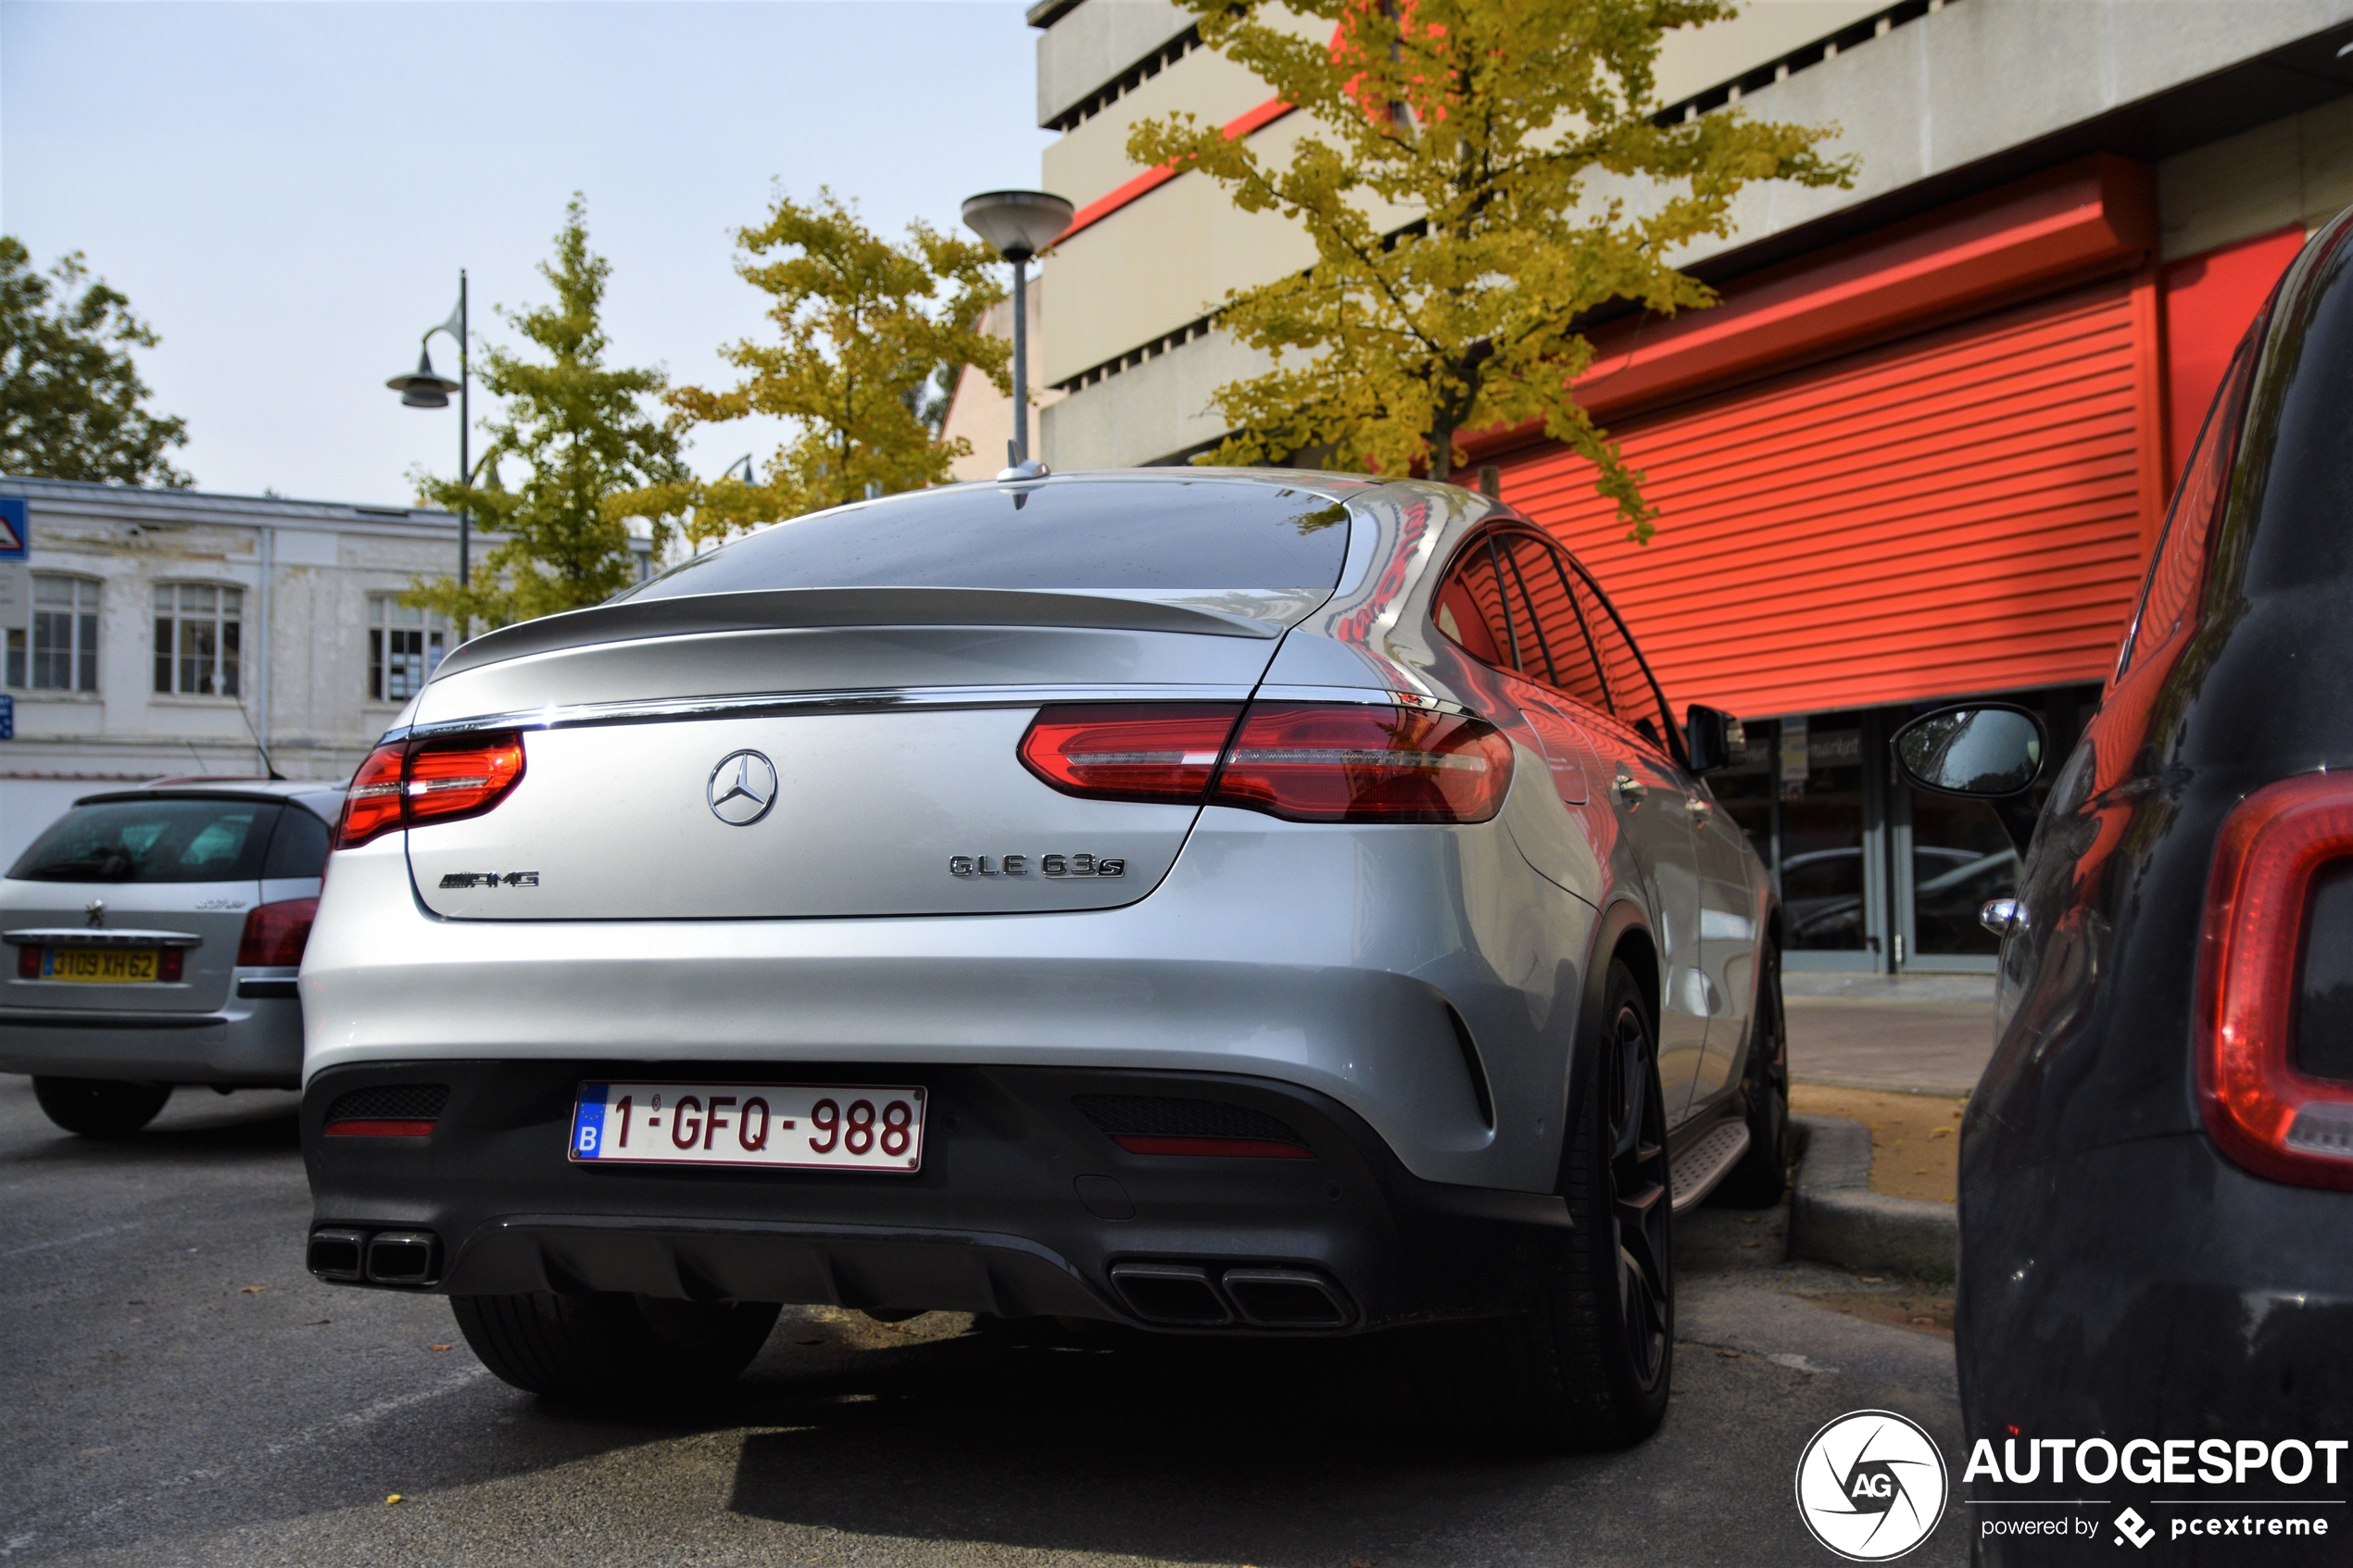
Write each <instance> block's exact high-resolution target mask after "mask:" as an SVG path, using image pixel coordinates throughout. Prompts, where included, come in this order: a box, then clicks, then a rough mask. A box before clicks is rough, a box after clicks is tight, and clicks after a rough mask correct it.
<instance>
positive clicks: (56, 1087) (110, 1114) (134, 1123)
mask: <svg viewBox="0 0 2353 1568" xmlns="http://www.w3.org/2000/svg"><path fill="white" fill-rule="evenodd" d="M32 1098H35V1099H37V1100H39V1101H40V1102H41V1110H42V1112H43V1113H44V1115H46V1116H47V1117H48V1118H49V1120H50V1121H52V1122H55V1123H57V1125H58V1126H60V1127H63V1128H64V1129H65V1130H66V1131H67V1132H69V1133H80V1134H81V1135H82V1136H83V1137H85V1138H125V1137H129V1136H130V1135H132V1134H133V1133H135V1132H137V1131H138V1130H139V1129H140V1128H142V1127H144V1126H145V1125H146V1124H147V1123H150V1122H152V1121H154V1120H155V1119H156V1113H157V1111H160V1110H162V1109H163V1106H164V1101H166V1100H168V1099H170V1098H171V1085H169V1084H119V1083H115V1082H113V1081H111V1080H109V1079H105V1078H35V1079H34V1080H33V1081H32Z"/></svg>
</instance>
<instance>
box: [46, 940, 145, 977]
mask: <svg viewBox="0 0 2353 1568" xmlns="http://www.w3.org/2000/svg"><path fill="white" fill-rule="evenodd" d="M156 958H157V949H156V948H154V947H44V948H42V949H41V978H42V979H44V980H86V981H94V982H96V983H98V984H100V985H127V984H130V983H131V982H133V981H139V980H153V979H154V978H155V977H156Z"/></svg>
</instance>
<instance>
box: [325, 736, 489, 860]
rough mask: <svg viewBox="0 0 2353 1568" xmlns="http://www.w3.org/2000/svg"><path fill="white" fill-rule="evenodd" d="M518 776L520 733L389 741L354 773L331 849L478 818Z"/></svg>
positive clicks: (346, 792)
mask: <svg viewBox="0 0 2353 1568" xmlns="http://www.w3.org/2000/svg"><path fill="white" fill-rule="evenodd" d="M522 772H523V749H522V732H521V731H519V730H485V731H483V732H481V733H479V734H461V735H447V736H442V737H439V738H436V739H433V740H423V741H414V740H411V741H390V742H387V743H385V744H384V745H383V746H378V747H376V749H375V750H373V751H371V752H370V753H369V754H368V759H367V760H366V761H365V762H362V763H361V764H360V765H359V772H357V773H355V774H353V775H352V780H351V787H350V788H349V789H348V790H346V791H345V793H344V801H343V821H342V822H341V823H339V824H338V825H337V827H336V829H335V847H336V848H338V849H357V848H358V847H359V846H361V845H363V844H365V843H367V842H368V841H369V840H370V839H371V838H374V837H375V836H377V835H378V834H383V833H386V832H389V831H390V830H392V829H394V828H397V827H422V826H424V825H425V824H427V823H429V822H455V821H456V820H458V819H459V818H460V817H478V816H480V815H482V813H483V812H484V811H487V810H489V809H491V808H492V807H494V806H496V805H497V804H498V802H500V801H501V800H504V799H505V798H506V797H508V795H509V794H510V793H511V792H512V791H513V789H514V787H515V785H516V784H519V783H521V782H522Z"/></svg>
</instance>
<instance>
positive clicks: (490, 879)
mask: <svg viewBox="0 0 2353 1568" xmlns="http://www.w3.org/2000/svg"><path fill="white" fill-rule="evenodd" d="M441 885H442V886H444V887H536V886H538V885H539V873H538V872H450V873H449V874H448V875H447V876H445V877H443V878H442V879H441Z"/></svg>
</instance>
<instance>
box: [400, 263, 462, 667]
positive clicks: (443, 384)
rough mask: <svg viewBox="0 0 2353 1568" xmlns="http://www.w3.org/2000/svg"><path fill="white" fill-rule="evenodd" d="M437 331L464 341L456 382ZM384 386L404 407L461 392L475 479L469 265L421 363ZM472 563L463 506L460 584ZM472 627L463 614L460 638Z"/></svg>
mask: <svg viewBox="0 0 2353 1568" xmlns="http://www.w3.org/2000/svg"><path fill="white" fill-rule="evenodd" d="M435 332H447V333H448V334H449V336H450V337H451V338H452V339H454V340H455V341H456V343H457V345H458V379H457V380H456V381H451V380H450V379H449V378H448V377H447V376H445V375H443V374H442V373H441V372H440V371H438V370H434V368H433V334H434V333H435ZM384 385H386V386H388V387H390V388H392V390H393V391H395V392H396V393H398V394H400V406H401V407H402V408H447V407H449V395H450V394H451V393H453V392H454V393H456V394H457V395H458V483H460V484H472V483H473V467H472V461H471V460H470V459H471V458H472V449H471V445H470V444H471V441H472V434H473V419H472V390H473V377H472V374H471V373H470V370H469V367H468V363H467V358H466V270H465V269H464V268H462V267H461V268H459V270H458V308H457V309H455V310H452V311H451V312H450V313H449V319H448V320H446V321H442V322H440V323H438V324H436V325H434V326H431V327H427V328H426V329H425V335H424V336H423V337H422V338H421V339H419V340H418V343H417V368H416V369H415V370H410V371H409V372H407V373H406V374H403V375H397V376H394V377H392V378H391V379H390V380H389V381H386V382H385V383H384ZM472 565H473V513H472V511H470V510H468V509H467V508H463V507H460V508H458V586H459V587H460V588H463V587H465V586H466V585H467V584H468V583H471V582H472V580H473V571H472ZM472 631H473V620H472V617H471V616H464V617H460V618H459V624H458V640H459V642H461V643H462V642H464V641H465V640H466V638H467V636H468V635H469V634H470V633H472Z"/></svg>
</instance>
